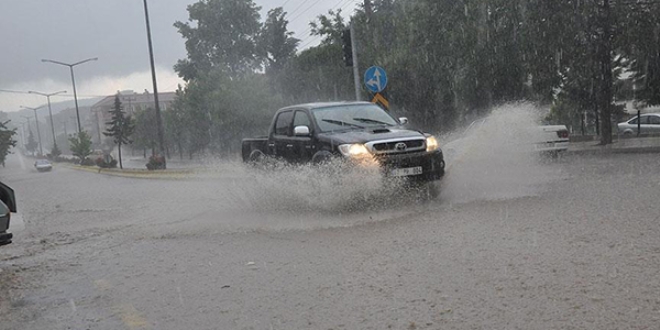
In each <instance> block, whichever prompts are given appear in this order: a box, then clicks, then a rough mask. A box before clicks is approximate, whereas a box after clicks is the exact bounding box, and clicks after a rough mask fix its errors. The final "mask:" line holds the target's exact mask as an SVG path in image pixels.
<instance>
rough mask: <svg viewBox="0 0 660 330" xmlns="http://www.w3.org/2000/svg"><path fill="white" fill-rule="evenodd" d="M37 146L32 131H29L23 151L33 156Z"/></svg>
mask: <svg viewBox="0 0 660 330" xmlns="http://www.w3.org/2000/svg"><path fill="white" fill-rule="evenodd" d="M38 146H39V145H38V144H37V141H36V140H35V139H34V135H33V134H32V130H30V133H29V134H28V143H26V144H25V149H27V151H29V152H30V153H32V154H33V155H34V153H35V152H36V150H37V147H38Z"/></svg>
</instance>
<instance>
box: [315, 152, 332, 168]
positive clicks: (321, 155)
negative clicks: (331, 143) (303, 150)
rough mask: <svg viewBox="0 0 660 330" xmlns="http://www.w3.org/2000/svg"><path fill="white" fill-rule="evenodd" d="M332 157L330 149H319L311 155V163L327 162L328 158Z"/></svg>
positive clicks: (320, 163)
mask: <svg viewBox="0 0 660 330" xmlns="http://www.w3.org/2000/svg"><path fill="white" fill-rule="evenodd" d="M332 157H334V155H333V154H332V153H331V152H330V151H327V150H321V151H319V152H317V153H315V154H314V156H312V164H314V165H322V164H325V163H328V162H329V161H330V160H332Z"/></svg>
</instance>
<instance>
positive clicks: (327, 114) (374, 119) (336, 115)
mask: <svg viewBox="0 0 660 330" xmlns="http://www.w3.org/2000/svg"><path fill="white" fill-rule="evenodd" d="M312 115H313V116H314V120H315V121H316V124H317V125H318V127H319V128H320V129H321V131H322V132H332V131H339V130H347V129H356V128H357V129H360V128H367V127H375V126H396V125H397V124H398V123H397V122H396V120H395V119H394V118H392V116H390V115H389V114H388V113H387V112H385V110H383V109H381V108H379V107H378V106H376V105H371V104H358V105H345V106H333V107H326V108H319V109H314V110H312Z"/></svg>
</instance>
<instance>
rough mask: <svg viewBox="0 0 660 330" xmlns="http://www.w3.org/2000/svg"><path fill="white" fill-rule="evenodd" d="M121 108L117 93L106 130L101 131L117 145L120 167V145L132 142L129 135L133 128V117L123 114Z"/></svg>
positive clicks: (120, 166) (121, 167)
mask: <svg viewBox="0 0 660 330" xmlns="http://www.w3.org/2000/svg"><path fill="white" fill-rule="evenodd" d="M123 109H124V107H123V106H122V105H121V101H120V100H119V94H118V95H116V96H115V104H114V106H113V108H112V110H110V114H111V115H112V118H111V119H110V121H109V122H107V123H106V126H108V127H107V130H106V131H105V132H103V135H105V136H109V137H112V141H113V142H114V143H115V144H116V145H117V149H118V151H119V168H120V169H123V168H124V167H123V165H122V161H121V145H122V144H130V143H132V141H131V140H130V139H129V137H130V136H131V135H132V134H133V131H134V130H135V125H134V124H133V119H132V118H131V116H125V115H124V111H123Z"/></svg>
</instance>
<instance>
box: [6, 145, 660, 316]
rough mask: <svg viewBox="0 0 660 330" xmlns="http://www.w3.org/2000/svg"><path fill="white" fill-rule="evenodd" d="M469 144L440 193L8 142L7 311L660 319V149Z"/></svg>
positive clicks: (296, 172) (285, 172)
mask: <svg viewBox="0 0 660 330" xmlns="http://www.w3.org/2000/svg"><path fill="white" fill-rule="evenodd" d="M465 157H466V158H465V159H466V161H465V162H464V163H463V165H462V166H460V167H452V168H450V172H449V174H448V176H447V177H446V178H445V180H443V182H442V183H441V186H440V189H441V195H440V197H439V198H438V199H435V200H427V199H424V198H419V195H416V194H407V193H400V192H397V191H396V190H388V189H393V188H391V187H389V188H387V187H386V188H387V189H380V188H381V186H379V185H380V184H381V183H380V181H373V182H372V181H368V180H367V181H366V183H365V181H361V182H355V181H356V180H353V182H352V183H351V181H350V180H349V181H345V182H341V183H339V184H338V185H339V187H344V190H342V189H338V188H334V189H335V190H330V187H329V186H326V185H328V184H331V183H332V182H333V181H331V180H330V181H328V180H321V179H316V181H314V179H309V180H304V179H305V176H307V175H308V173H305V171H306V170H305V169H292V170H283V171H282V172H279V173H278V174H275V175H274V174H272V173H271V174H270V175H269V174H263V173H259V172H252V171H247V170H245V169H243V168H242V167H236V166H234V165H231V164H230V165H226V164H225V165H218V167H217V170H216V171H215V172H214V174H213V175H205V176H199V177H192V178H189V179H185V180H148V179H131V178H122V177H112V176H105V175H98V174H94V173H87V172H79V171H74V170H70V169H66V168H63V167H56V168H55V170H54V171H53V172H51V173H36V172H34V171H32V170H31V169H30V168H29V166H26V167H22V166H21V163H20V159H19V158H18V157H13V158H11V159H10V161H8V163H7V168H5V169H3V172H2V180H3V182H6V183H7V184H9V185H10V186H12V187H13V188H15V189H16V193H17V196H18V197H19V209H20V211H21V213H22V217H23V220H24V222H25V230H23V231H20V232H17V233H16V237H15V243H14V244H12V245H9V246H7V247H3V248H2V249H1V250H0V269H1V270H2V272H0V279H1V280H2V283H1V284H0V290H2V293H3V295H2V297H3V298H2V301H0V319H1V320H3V323H2V324H0V328H2V329H69V328H71V329H87V328H89V329H181V328H188V329H342V328H345V329H357V328H359V329H387V328H393V329H413V328H414V329H438V328H442V329H465V328H484V327H487V328H497V329H499V328H534V329H538V328H543V329H565V328H571V327H573V328H598V329H615V328H621V327H630V328H645V327H646V328H648V327H651V328H652V327H653V325H655V324H657V323H658V321H659V320H658V318H660V314H659V313H658V311H659V310H660V300H658V299H657V297H658V295H657V292H658V290H660V278H658V276H657V269H658V267H659V266H660V265H659V263H660V250H658V246H660V239H659V238H658V237H660V219H659V218H658V217H659V214H660V210H659V209H658V207H657V196H660V174H658V172H657V170H656V169H655V168H656V164H657V163H658V160H659V159H658V156H657V155H610V156H589V157H584V158H580V157H565V158H563V159H560V160H558V161H553V162H537V163H534V165H533V166H534V168H529V173H533V174H537V173H542V175H543V176H542V177H540V178H537V177H536V176H532V175H530V176H524V175H520V176H515V175H514V174H515V173H514V171H510V172H506V171H504V170H502V171H504V172H497V171H495V173H493V175H492V178H493V179H492V180H488V178H489V177H491V176H489V175H485V174H484V173H483V169H484V167H483V164H481V163H479V162H475V161H472V160H471V159H472V158H471V157H477V156H465ZM27 163H28V164H29V162H27ZM491 169H492V170H496V169H497V168H496V167H491ZM470 171H472V172H473V173H474V175H473V176H470V175H469V173H470ZM498 173H503V174H502V175H499V176H498ZM452 175H455V177H452ZM507 176H509V178H517V180H518V181H515V180H513V179H510V180H507V179H506V177H507ZM367 178H368V176H367ZM458 178H461V180H458ZM512 180H513V182H512ZM499 182H501V183H502V184H499ZM332 184H336V183H332ZM351 184H352V185H351ZM479 187H482V189H479ZM498 187H500V188H498ZM514 188H515V189H514ZM342 197H347V198H342ZM352 201H358V202H357V203H355V202H352ZM360 205H362V206H364V207H363V208H360Z"/></svg>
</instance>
